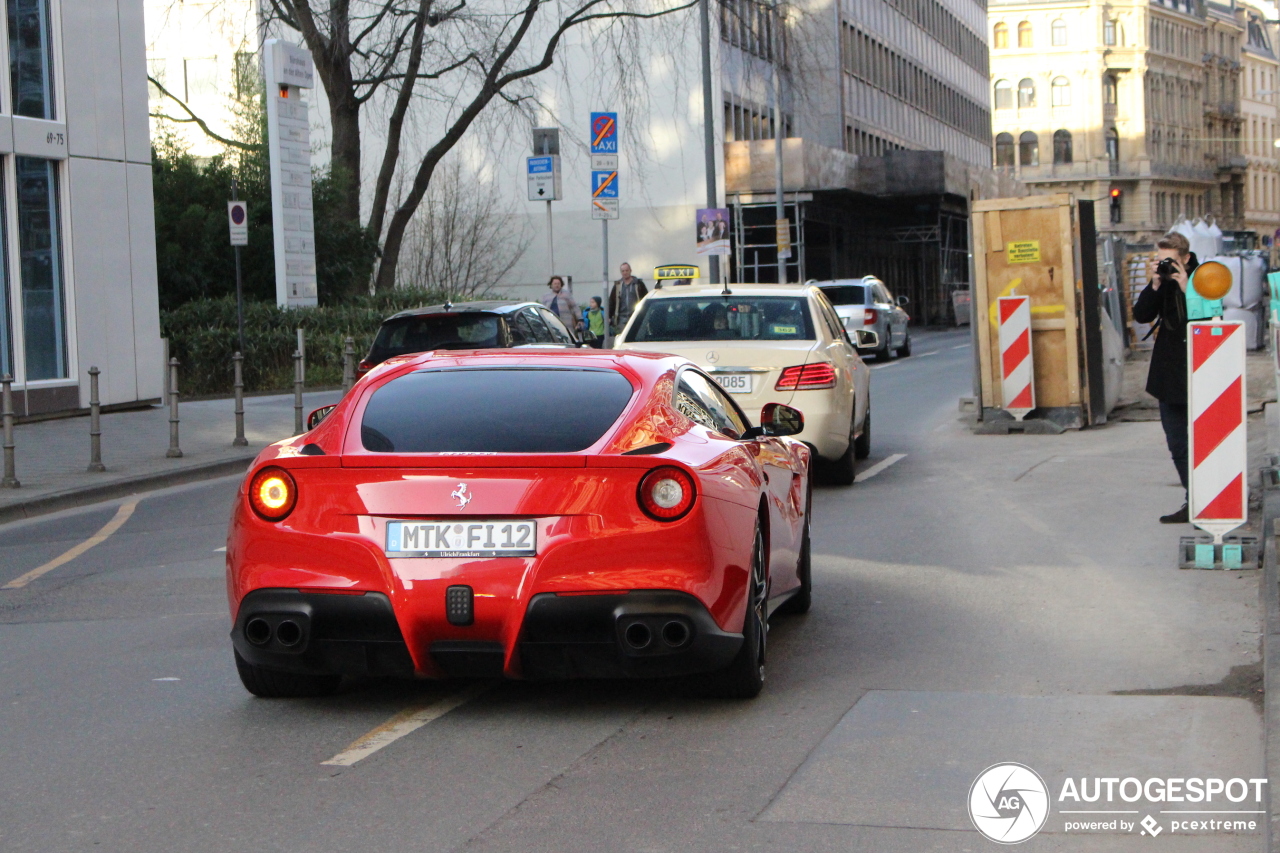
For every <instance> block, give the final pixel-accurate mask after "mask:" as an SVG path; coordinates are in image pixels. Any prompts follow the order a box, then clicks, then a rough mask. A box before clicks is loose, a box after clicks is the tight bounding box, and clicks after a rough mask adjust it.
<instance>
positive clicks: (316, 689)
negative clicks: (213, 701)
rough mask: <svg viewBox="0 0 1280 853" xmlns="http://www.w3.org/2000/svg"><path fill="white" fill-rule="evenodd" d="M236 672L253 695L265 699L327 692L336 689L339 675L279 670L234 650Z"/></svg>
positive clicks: (322, 694)
mask: <svg viewBox="0 0 1280 853" xmlns="http://www.w3.org/2000/svg"><path fill="white" fill-rule="evenodd" d="M235 656H236V672H238V673H240V683H241V684H243V685H244V689H245V690H248V691H249V692H250V693H252V694H253V695H254V696H261V697H262V698H264V699H299V698H303V697H307V696H330V695H332V694H334V693H336V692H338V685H339V684H341V683H342V676H341V675H306V674H303V673H297V672H280V671H279V670H275V669H266V668H265V667H261V666H255V665H253V664H251V663H249V662H248V661H247V660H245V659H244V658H242V657H240V653H239V652H235Z"/></svg>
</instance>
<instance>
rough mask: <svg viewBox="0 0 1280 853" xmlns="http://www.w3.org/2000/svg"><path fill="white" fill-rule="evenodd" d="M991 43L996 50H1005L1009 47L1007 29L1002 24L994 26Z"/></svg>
mask: <svg viewBox="0 0 1280 853" xmlns="http://www.w3.org/2000/svg"><path fill="white" fill-rule="evenodd" d="M991 41H992V43H993V44H994V46H995V47H996V48H1005V47H1008V46H1009V28H1008V27H1007V26H1005V25H1004V24H996V29H995V32H994V33H993V34H992V39H991Z"/></svg>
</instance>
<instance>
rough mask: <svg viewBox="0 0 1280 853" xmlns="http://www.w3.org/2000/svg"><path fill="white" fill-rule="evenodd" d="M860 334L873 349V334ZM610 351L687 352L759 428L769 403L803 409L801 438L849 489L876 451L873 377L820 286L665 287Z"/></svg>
mask: <svg viewBox="0 0 1280 853" xmlns="http://www.w3.org/2000/svg"><path fill="white" fill-rule="evenodd" d="M858 334H859V337H861V338H862V340H861V341H860V343H861V344H862V345H863V346H866V347H870V348H872V349H874V348H875V346H876V343H877V341H876V336H875V335H874V333H867V332H862V331H861V330H859V333H858ZM614 347H615V348H616V349H628V350H648V351H650V352H669V353H673V354H676V355H682V356H684V357H685V358H687V359H689V360H690V361H692V362H694V363H696V364H697V365H699V366H700V367H702V369H703V370H705V371H707V373H709V374H710V375H711V376H712V377H713V378H714V379H715V380H716V381H717V382H719V383H720V386H721V387H722V388H724V389H725V390H726V391H728V392H729V393H731V394H733V395H734V398H735V399H736V400H737V401H738V404H739V405H740V406H741V407H742V408H743V410H744V411H746V412H747V414H748V415H749V416H751V417H752V418H753V419H754V420H755V421H756V422H757V423H758V422H759V419H760V410H761V409H762V408H763V407H764V405H765V404H766V403H784V404H786V405H788V406H792V407H794V408H796V409H799V410H800V411H801V413H803V414H804V431H803V432H802V433H800V435H799V436H797V437H798V438H800V439H802V440H803V441H805V442H807V443H808V444H809V445H810V446H812V447H813V448H814V450H815V451H816V453H817V455H818V458H819V464H820V466H821V470H822V473H823V474H825V475H826V476H825V478H824V479H826V480H828V481H829V482H832V483H836V484H842V485H848V484H849V483H852V482H853V477H854V473H855V470H856V468H857V460H858V459H865V458H866V457H867V456H868V454H870V452H871V410H870V398H871V371H870V370H869V369H868V368H867V365H866V364H864V363H863V361H862V359H861V357H859V355H858V351H857V348H856V347H855V346H854V345H853V343H852V342H851V341H850V339H849V336H848V334H847V333H846V332H845V329H844V326H843V325H842V324H841V322H840V318H839V317H838V316H836V312H835V309H833V308H832V307H831V303H830V302H828V301H827V298H826V297H825V296H823V294H822V291H821V290H819V289H818V288H816V287H810V286H807V285H800V284H734V285H729V287H728V289H727V290H725V288H723V287H722V286H721V285H693V284H689V285H674V286H673V285H668V286H666V287H663V288H661V289H657V290H653V291H651V292H650V293H649V295H648V296H646V297H645V298H644V299H643V300H642V301H641V302H640V304H639V305H638V306H636V310H635V313H634V314H632V316H631V320H630V322H629V323H627V326H626V328H625V329H623V330H622V334H620V335H619V336H618V338H617V340H616V342H615V343H614Z"/></svg>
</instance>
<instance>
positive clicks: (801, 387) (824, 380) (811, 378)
mask: <svg viewBox="0 0 1280 853" xmlns="http://www.w3.org/2000/svg"><path fill="white" fill-rule="evenodd" d="M834 387H836V369H835V368H834V367H832V366H831V365H830V364H828V363H827V362H825V361H818V362H814V363H813V364H797V365H796V366H795V367H788V368H787V369H786V370H784V371H782V375H781V376H779V377H778V384H777V385H775V386H774V390H775V391H812V390H814V389H817V388H834Z"/></svg>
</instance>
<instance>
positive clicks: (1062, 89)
mask: <svg viewBox="0 0 1280 853" xmlns="http://www.w3.org/2000/svg"><path fill="white" fill-rule="evenodd" d="M1049 92H1050V95H1051V96H1052V101H1053V105H1054V106H1055V107H1069V106H1071V81H1070V80H1068V79H1067V78H1066V77H1054V78H1053V85H1052V87H1050V90H1049Z"/></svg>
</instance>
